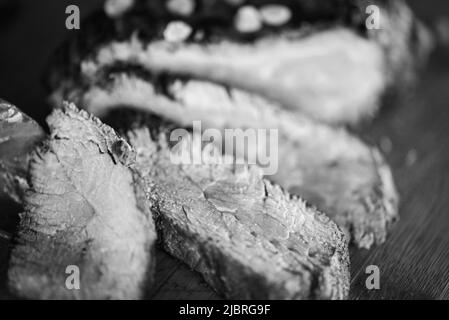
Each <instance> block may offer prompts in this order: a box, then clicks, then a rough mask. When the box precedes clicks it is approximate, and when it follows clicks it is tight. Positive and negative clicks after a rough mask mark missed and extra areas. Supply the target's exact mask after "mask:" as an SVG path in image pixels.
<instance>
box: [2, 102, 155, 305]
mask: <svg viewBox="0 0 449 320" xmlns="http://www.w3.org/2000/svg"><path fill="white" fill-rule="evenodd" d="M18 114H21V113H18ZM21 115H22V114H21ZM22 116H23V115H22ZM2 122H3V120H2ZM47 122H48V125H49V127H50V137H49V138H48V139H46V140H45V142H44V144H43V145H41V146H39V147H38V148H36V149H35V150H34V151H33V152H32V153H31V155H30V159H29V161H30V163H29V174H28V175H27V176H28V181H29V189H28V190H26V194H25V196H24V204H23V205H24V212H23V213H22V214H21V222H20V226H19V230H18V234H17V236H16V237H15V239H14V245H15V246H14V249H13V251H12V254H11V259H10V265H9V271H8V277H9V284H10V288H11V290H12V291H13V292H14V293H15V294H17V295H18V296H21V297H26V298H32V299H136V298H140V297H142V296H143V294H144V292H145V288H146V286H148V285H149V284H150V282H151V278H152V276H153V265H154V257H153V256H152V251H153V247H154V243H155V240H156V232H155V228H154V223H153V221H152V217H151V214H150V211H149V209H148V207H149V205H148V203H147V200H146V197H145V192H144V190H145V188H144V185H143V182H142V180H141V178H140V176H139V174H138V173H137V171H136V170H135V169H133V166H134V165H133V159H135V153H134V151H133V150H132V148H131V147H130V146H129V145H128V144H127V143H126V142H125V141H124V140H123V139H121V138H120V137H119V136H117V135H116V133H115V132H114V130H112V129H111V128H110V127H108V126H106V125H103V124H102V123H101V122H100V121H99V120H98V119H96V118H93V117H91V116H89V115H88V114H87V113H86V112H85V111H78V110H77V109H76V108H75V107H74V106H66V107H65V108H64V109H63V110H56V111H54V112H53V113H52V114H51V116H49V118H48V120H47ZM19 129H20V128H19ZM19 151H20V150H19ZM26 151H28V150H26ZM76 268H77V269H76ZM77 271H79V274H78V273H77V274H76V275H75V272H77ZM72 273H73V275H74V277H76V276H77V275H79V280H80V282H79V284H76V281H77V280H76V278H73V279H69V278H70V275H71V274H72ZM67 281H68V282H69V285H68V286H67ZM72 281H74V282H72ZM70 284H71V285H73V286H74V287H71V286H70Z"/></svg>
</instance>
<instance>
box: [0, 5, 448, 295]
mask: <svg viewBox="0 0 449 320" xmlns="http://www.w3.org/2000/svg"><path fill="white" fill-rule="evenodd" d="M2 2H8V1H5V0H4V1H2ZM2 2H0V5H1V4H2ZM12 2H14V3H16V5H14V6H12V7H10V8H8V13H7V14H5V13H4V12H5V11H2V9H0V43H1V50H0V96H1V97H2V98H4V99H6V100H9V101H10V102H13V103H14V104H16V105H18V106H20V107H21V108H23V109H24V110H25V111H26V112H28V113H29V114H30V115H31V116H33V117H35V118H37V119H38V120H40V121H41V122H42V121H43V119H44V118H45V115H46V114H48V110H49V109H48V106H47V104H46V103H45V91H44V90H43V89H42V87H40V83H41V81H40V79H41V78H40V77H41V74H42V72H43V68H44V66H45V63H46V62H47V61H48V57H49V54H50V53H51V52H52V51H53V50H54V48H55V47H56V46H57V44H58V43H59V42H60V41H61V40H62V39H63V38H64V36H65V35H66V34H67V33H68V32H69V31H67V30H66V29H65V28H64V20H65V13H64V11H65V7H66V6H67V5H68V4H79V5H80V8H81V14H82V15H83V16H84V15H87V14H88V13H89V12H90V11H91V10H92V8H94V7H95V5H97V4H98V1H91V0H84V1H61V0H44V1H33V0H26V1H24V0H22V1H12ZM409 2H410V3H411V5H412V6H413V7H414V8H415V10H416V12H417V14H418V15H419V16H420V17H422V18H423V19H424V20H425V21H427V22H429V23H430V24H431V25H434V24H435V23H437V22H438V21H441V19H442V18H443V17H445V19H446V21H447V19H449V2H448V1H445V0H429V1H425V2H424V1H418V0H413V1H409ZM446 25H447V22H446ZM75 32H76V31H75ZM447 32H449V30H447ZM360 134H361V135H362V136H363V137H364V139H365V140H366V141H368V142H370V143H372V144H377V145H380V146H382V147H383V149H384V150H385V154H386V158H387V160H388V161H389V163H390V165H391V166H392V169H393V173H394V176H395V180H396V183H397V186H398V189H399V193H400V195H401V206H400V217H401V220H400V221H399V222H398V223H397V225H396V226H395V227H394V229H393V230H392V232H391V235H390V236H389V238H388V240H387V242H386V243H385V244H384V245H381V246H378V247H376V248H374V249H372V250H369V251H366V250H357V249H355V248H353V249H351V275H352V281H351V294H350V297H351V298H352V299H449V45H448V44H447V45H446V47H444V46H440V47H439V48H438V49H437V50H436V52H435V53H434V54H433V56H432V59H431V62H430V64H429V66H428V68H427V69H426V71H425V72H424V73H423V75H422V77H421V79H420V83H419V85H418V86H417V87H416V88H415V89H414V90H411V91H410V92H408V94H406V97H404V99H402V100H401V101H400V102H396V103H394V104H393V105H387V106H386V107H385V108H384V109H383V111H382V112H381V114H380V115H379V117H377V118H376V119H375V120H374V121H373V123H366V124H365V125H363V126H362V128H361V129H360ZM390 147H391V150H389V149H390ZM19 210H20V208H19V207H17V206H14V205H12V204H10V203H8V202H7V201H0V229H2V230H6V231H9V232H14V229H15V226H16V224H17V213H18V212H19ZM10 246H11V244H10V243H9V242H8V241H7V240H5V239H3V238H2V235H1V234H0V298H13V297H12V296H11V295H10V294H9V293H8V292H7V290H6V284H5V282H6V268H7V262H8V257H9V248H10ZM369 265H377V266H378V267H379V269H380V276H381V278H380V290H372V291H370V290H367V289H366V287H365V280H366V278H367V276H368V275H367V274H365V269H366V267H367V266H369ZM156 279H157V281H156V284H155V286H154V288H153V290H152V292H150V293H149V295H148V298H153V299H219V298H220V296H218V295H217V294H216V293H214V292H213V291H212V290H211V289H210V288H209V287H208V286H207V285H206V284H205V283H204V282H203V281H202V280H201V277H200V276H199V275H198V274H197V273H195V272H193V271H191V270H189V269H188V268H187V267H186V266H185V265H183V264H182V263H180V262H178V261H177V260H175V259H173V258H171V257H170V256H168V255H167V254H165V253H163V252H161V251H158V252H157V273H156Z"/></svg>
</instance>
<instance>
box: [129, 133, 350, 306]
mask: <svg viewBox="0 0 449 320" xmlns="http://www.w3.org/2000/svg"><path fill="white" fill-rule="evenodd" d="M136 127H137V129H134V130H132V131H130V132H129V133H128V137H129V141H130V143H131V145H132V146H133V147H134V148H135V150H136V152H137V158H136V159H137V160H136V164H137V168H138V169H139V171H140V173H141V175H142V177H143V178H144V179H145V182H146V186H147V188H148V189H147V192H148V194H149V197H150V202H151V208H152V210H153V211H154V213H155V215H156V224H157V229H158V234H159V239H160V241H161V243H162V246H163V248H164V249H165V250H166V251H167V252H168V253H170V254H172V255H173V256H174V257H176V258H178V259H180V260H182V261H184V262H185V263H187V264H188V265H189V266H190V267H191V268H192V269H194V270H196V271H198V272H200V273H201V274H202V276H203V277H204V279H205V280H206V281H207V282H208V283H209V284H210V285H211V286H212V288H214V289H215V290H216V291H217V292H219V293H221V294H223V295H224V296H225V297H227V298H233V299H343V298H346V297H347V294H348V290H349V256H348V248H347V241H346V238H345V236H344V234H343V233H342V232H341V231H340V230H339V228H338V227H337V225H336V224H335V223H334V222H332V221H331V220H330V219H329V218H328V217H327V216H326V215H325V214H323V213H321V212H319V211H317V210H316V209H314V208H313V207H309V206H307V205H306V203H305V202H304V201H303V200H301V199H299V198H297V197H292V196H290V195H289V194H288V193H286V192H284V191H283V190H282V189H281V188H280V187H279V186H276V185H273V184H271V183H270V182H268V181H267V180H265V179H263V175H262V172H261V170H260V169H259V168H257V167H256V166H250V167H248V166H246V165H236V164H227V163H229V162H227V161H226V160H225V158H224V157H222V156H221V155H216V156H214V157H211V158H209V161H208V163H206V164H202V165H186V164H176V163H174V162H173V161H172V160H173V158H172V152H173V149H170V147H169V146H168V143H167V140H166V136H165V134H164V133H160V134H157V135H156V136H154V137H152V135H151V134H150V131H149V128H148V127H146V126H136ZM185 141H189V139H187V140H184V141H183V142H182V143H185Z"/></svg>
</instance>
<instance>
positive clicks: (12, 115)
mask: <svg viewBox="0 0 449 320" xmlns="http://www.w3.org/2000/svg"><path fill="white" fill-rule="evenodd" d="M45 137H46V134H45V132H44V130H42V128H41V127H40V126H39V125H38V124H37V123H36V122H35V121H34V120H33V119H31V118H30V117H28V116H27V115H25V114H23V113H22V112H21V111H20V110H19V109H17V108H16V107H15V106H13V105H11V104H9V103H8V102H6V101H3V100H1V99H0V195H1V196H6V197H9V198H11V199H12V200H14V201H16V202H18V203H20V202H21V200H22V198H23V192H24V191H25V190H26V189H28V182H27V180H26V178H27V174H28V164H29V161H30V154H31V152H32V151H33V150H34V149H35V147H36V145H37V144H38V143H40V142H42V141H43V140H44V139H45Z"/></svg>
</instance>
